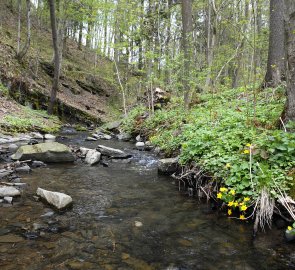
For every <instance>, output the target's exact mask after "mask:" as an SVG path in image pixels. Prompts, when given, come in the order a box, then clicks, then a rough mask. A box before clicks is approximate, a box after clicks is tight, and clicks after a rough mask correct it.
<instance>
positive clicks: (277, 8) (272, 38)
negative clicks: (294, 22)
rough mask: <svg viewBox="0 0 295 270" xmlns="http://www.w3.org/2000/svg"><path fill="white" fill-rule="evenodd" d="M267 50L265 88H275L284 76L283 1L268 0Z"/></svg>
mask: <svg viewBox="0 0 295 270" xmlns="http://www.w3.org/2000/svg"><path fill="white" fill-rule="evenodd" d="M269 30H270V32H269V49H268V60H267V71H266V75H265V79H264V86H265V87H277V86H278V85H279V84H280V83H281V82H282V79H283V77H284V74H285V60H284V57H285V34H284V0H270V18H269Z"/></svg>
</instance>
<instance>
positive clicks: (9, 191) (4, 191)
mask: <svg viewBox="0 0 295 270" xmlns="http://www.w3.org/2000/svg"><path fill="white" fill-rule="evenodd" d="M19 195H20V191H19V190H18V189H16V188H14V187H7V186H0V197H14V196H19Z"/></svg>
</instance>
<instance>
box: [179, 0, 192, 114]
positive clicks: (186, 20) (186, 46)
mask: <svg viewBox="0 0 295 270" xmlns="http://www.w3.org/2000/svg"><path fill="white" fill-rule="evenodd" d="M192 30H193V20H192V0H182V48H183V57H184V65H183V68H184V72H183V79H182V84H183V93H184V96H183V98H184V107H185V109H188V107H189V92H190V73H191V55H192V53H191V51H192Z"/></svg>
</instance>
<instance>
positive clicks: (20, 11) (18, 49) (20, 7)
mask: <svg viewBox="0 0 295 270" xmlns="http://www.w3.org/2000/svg"><path fill="white" fill-rule="evenodd" d="M21 15H22V1H21V0H18V20H17V23H18V24H17V49H16V54H17V55H18V54H19V51H20V38H21V36H20V31H21Z"/></svg>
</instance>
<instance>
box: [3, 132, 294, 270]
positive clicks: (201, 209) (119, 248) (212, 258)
mask: <svg viewBox="0 0 295 270" xmlns="http://www.w3.org/2000/svg"><path fill="white" fill-rule="evenodd" d="M65 142H66V143H70V144H79V145H85V146H89V147H92V148H94V147H95V146H96V145H97V144H98V143H97V142H94V143H93V142H91V143H89V142H88V143H86V142H84V139H83V137H81V136H76V137H75V136H73V137H72V139H70V140H67V141H65ZM100 143H101V144H102V143H103V144H105V145H109V146H112V147H115V148H120V149H125V150H126V151H127V152H130V153H132V154H134V158H133V159H132V161H131V162H130V163H126V161H117V162H115V163H112V162H110V163H109V167H103V166H101V165H97V166H92V167H90V166H88V165H86V164H82V163H77V164H71V165H50V166H48V167H46V168H39V169H34V170H33V172H32V173H31V174H27V175H23V180H24V182H26V183H28V184H29V186H28V187H27V188H26V190H25V191H24V193H23V195H22V197H21V198H20V199H19V201H18V202H16V203H15V204H14V205H13V206H10V207H8V206H6V207H2V208H0V213H1V220H0V237H1V236H2V237H3V236H6V237H7V238H8V240H7V242H8V243H0V269H1V270H6V269H12V270H19V269H29V270H34V269H42V270H43V269H44V270H47V269H48V270H49V269H50V270H51V269H52V270H53V269H61V270H62V269H121V270H123V269H170V270H172V269H173V270H174V269H175V270H176V269H183V270H184V269H247V270H250V269H295V250H294V245H292V244H286V243H284V241H283V235H282V231H281V230H277V229H273V230H272V231H268V232H267V234H263V233H260V234H259V236H258V237H257V238H256V239H255V240H254V241H253V240H252V238H251V233H252V225H251V224H247V223H245V222H240V221H237V220H233V219H229V218H226V217H225V216H224V214H222V213H216V212H212V211H210V206H209V205H207V204H204V203H199V202H198V201H197V199H195V198H190V197H188V196H186V195H185V194H184V193H181V192H179V191H178V187H177V185H175V184H174V183H173V179H171V178H169V177H165V176H159V175H158V174H157V168H156V158H155V157H153V156H152V155H151V154H149V153H144V152H137V151H135V150H133V149H132V148H133V146H132V145H131V144H128V143H120V142H115V141H112V142H106V141H103V142H100ZM37 187H42V188H45V189H48V190H53V191H59V192H65V193H67V194H69V195H71V196H72V198H73V200H74V204H73V208H72V209H70V210H68V211H65V212H63V213H56V212H52V210H51V209H50V208H49V207H48V206H47V205H45V204H44V203H42V202H40V201H36V199H35V198H34V193H35V191H36V188H37ZM11 239H12V240H11ZM13 239H14V240H13ZM10 240H11V241H10ZM14 241H15V243H12V242H14Z"/></svg>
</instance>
